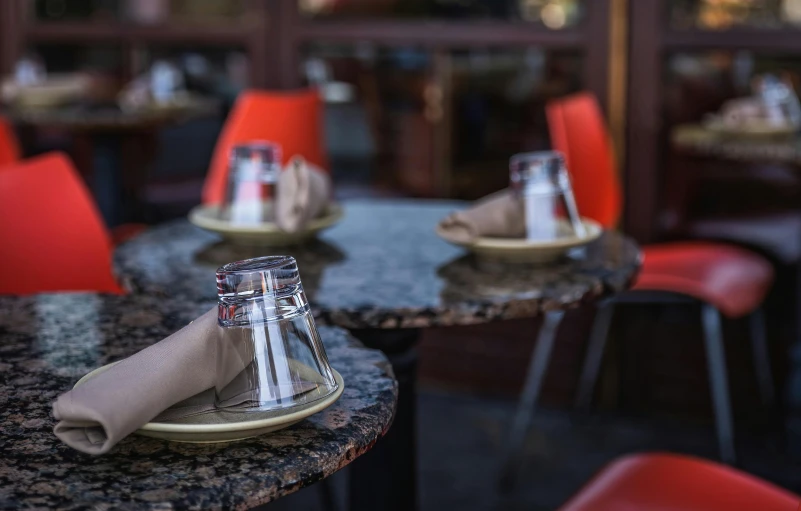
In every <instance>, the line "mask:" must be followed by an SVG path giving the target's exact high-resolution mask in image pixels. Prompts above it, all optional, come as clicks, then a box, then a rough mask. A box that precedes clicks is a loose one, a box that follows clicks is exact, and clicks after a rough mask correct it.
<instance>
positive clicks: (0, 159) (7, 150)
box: [0, 117, 22, 166]
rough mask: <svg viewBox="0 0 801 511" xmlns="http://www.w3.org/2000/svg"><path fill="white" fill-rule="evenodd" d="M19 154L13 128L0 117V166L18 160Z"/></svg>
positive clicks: (20, 152)
mask: <svg viewBox="0 0 801 511" xmlns="http://www.w3.org/2000/svg"><path fill="white" fill-rule="evenodd" d="M21 154H22V151H21V150H20V147H19V141H18V140H17V135H16V134H15V133H14V129H13V128H12V127H11V125H10V124H8V122H6V120H5V119H3V118H2V117H0V166H3V165H8V164H9V163H15V162H17V161H19V159H20V155H21Z"/></svg>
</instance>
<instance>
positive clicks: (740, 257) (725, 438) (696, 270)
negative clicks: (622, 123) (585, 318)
mask: <svg viewBox="0 0 801 511" xmlns="http://www.w3.org/2000/svg"><path fill="white" fill-rule="evenodd" d="M547 117H548V126H549V128H550V129H551V132H552V135H551V139H552V143H553V146H554V148H555V149H557V150H559V151H562V152H563V153H564V154H565V155H566V158H567V163H568V169H569V170H570V173H571V175H572V178H573V186H574V187H575V190H576V200H577V202H578V207H579V210H580V211H581V212H582V214H583V215H585V216H589V217H590V218H593V219H594V220H596V221H598V222H600V223H601V224H602V225H603V226H604V227H606V228H613V227H614V226H615V225H616V224H617V221H618V218H619V215H620V211H621V207H620V201H621V194H620V185H619V182H618V179H617V172H616V169H615V165H614V161H613V156H612V149H611V144H610V136H609V133H608V131H607V129H606V125H605V123H604V119H603V115H602V114H601V110H600V108H599V106H598V103H597V101H596V100H595V98H594V97H593V96H591V95H590V94H586V93H582V94H577V95H574V96H570V97H567V98H564V99H562V100H558V101H553V102H551V103H549V104H548V107H547ZM772 282H773V267H772V266H771V265H770V263H769V262H768V261H767V260H765V259H764V258H762V257H761V256H759V255H757V254H754V253H752V252H749V251H747V250H744V249H742V248H739V247H735V246H732V245H726V244H722V243H711V242H683V243H665V244H658V245H650V246H645V247H643V266H642V269H641V271H640V274H639V276H638V277H637V280H636V281H635V282H634V286H633V288H632V290H633V291H634V293H626V294H624V295H623V296H621V297H616V298H613V299H612V300H610V301H608V302H607V303H605V304H603V305H602V306H601V309H600V312H599V315H598V317H597V318H596V320H595V324H594V326H593V332H592V334H591V337H590V343H589V346H588V352H587V358H586V361H585V365H584V369H583V371H582V374H581V380H580V382H579V392H578V395H577V405H579V406H587V405H589V402H590V400H591V399H592V391H593V388H594V384H595V380H596V379H597V376H598V372H599V370H600V364H601V360H602V356H603V349H604V344H605V340H606V335H607V333H608V329H609V326H610V324H611V320H612V314H613V306H614V303H615V302H620V301H621V300H626V301H635V302H638V303H642V302H649V303H667V302H673V301H676V299H677V296H676V295H679V296H682V297H689V298H691V299H694V300H697V301H700V302H702V308H701V311H702V324H703V328H704V342H705V347H706V355H707V366H708V368H709V376H710V382H709V384H710V391H711V393H712V401H713V404H714V408H715V421H716V425H717V432H718V442H719V447H720V454H721V458H722V459H723V460H725V461H727V462H733V461H734V457H735V456H734V439H733V436H734V435H733V426H732V417H731V405H730V402H729V393H728V378H727V374H726V360H725V352H724V348H723V339H722V331H721V317H720V316H721V313H722V314H723V315H725V316H726V317H729V318H737V317H742V316H747V315H750V316H751V317H750V321H751V328H752V344H753V350H754V363H755V365H756V372H757V375H758V379H759V385H760V391H761V394H762V397H763V400H764V401H765V402H766V404H772V400H773V397H774V396H773V394H774V392H773V380H772V375H771V371H770V364H769V361H768V350H767V345H766V341H765V328H764V321H763V317H762V312H761V309H760V305H761V303H762V301H763V300H764V298H765V296H766V295H767V293H768V291H769V289H770V286H771V284H772ZM644 291H645V292H647V293H643V292H644Z"/></svg>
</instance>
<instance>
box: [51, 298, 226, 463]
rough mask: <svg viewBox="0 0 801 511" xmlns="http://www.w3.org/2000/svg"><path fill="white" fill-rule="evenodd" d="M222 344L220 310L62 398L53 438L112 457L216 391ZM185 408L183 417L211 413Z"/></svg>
mask: <svg viewBox="0 0 801 511" xmlns="http://www.w3.org/2000/svg"><path fill="white" fill-rule="evenodd" d="M218 338H219V327H218V325H217V307H215V308H214V309H212V310H210V311H209V312H207V313H205V314H204V315H202V316H200V317H199V318H197V319H196V320H195V321H193V322H192V323H190V324H189V325H187V326H185V327H184V328H182V329H181V330H179V331H178V332H176V333H174V334H172V335H171V336H169V337H167V338H166V339H164V340H163V341H161V342H159V343H156V344H154V345H153V346H150V347H148V348H146V349H144V350H142V351H140V352H139V353H137V354H135V355H133V356H131V357H129V358H126V359H125V360H123V361H121V362H120V363H118V364H116V365H115V366H114V367H112V368H111V369H109V370H107V371H106V372H104V373H102V374H100V375H98V376H96V377H94V378H92V379H91V380H89V381H87V382H86V383H84V384H82V385H80V386H79V387H77V388H75V389H73V390H71V391H69V392H67V393H65V394H62V395H61V396H59V397H58V399H57V400H56V402H55V403H53V416H54V417H55V418H56V419H58V420H59V421H60V422H59V423H58V424H56V426H55V428H54V430H53V432H54V433H55V434H56V436H57V437H58V438H60V439H61V440H62V441H63V442H64V443H66V444H67V445H69V446H70V447H73V448H75V449H78V450H79V451H83V452H86V453H89V454H103V453H106V452H108V451H109V450H110V449H111V448H112V447H113V446H114V445H115V444H116V443H117V442H119V441H120V440H122V439H123V438H125V437H126V436H128V435H129V434H131V433H133V432H134V431H136V430H137V429H138V428H140V427H141V426H142V425H144V424H146V423H148V422H149V421H151V420H152V419H153V418H155V417H156V416H158V415H159V414H160V413H161V412H162V411H164V410H166V409H167V408H169V407H170V406H172V405H174V404H176V403H179V402H181V401H184V400H186V399H189V398H192V397H193V396H195V395H196V394H198V393H200V392H202V391H204V390H206V389H209V388H210V387H213V386H214V383H215V375H216V369H217V368H216V353H217V352H216V343H217V339H218ZM185 404H186V405H187V407H189V408H188V409H186V410H183V414H186V413H198V412H201V411H204V410H206V409H207V407H206V405H205V404H204V403H202V402H199V403H191V402H187V403H185ZM211 405H212V406H213V403H212V404H211ZM173 415H174V414H173Z"/></svg>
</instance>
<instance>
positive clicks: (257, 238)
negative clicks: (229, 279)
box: [189, 202, 342, 247]
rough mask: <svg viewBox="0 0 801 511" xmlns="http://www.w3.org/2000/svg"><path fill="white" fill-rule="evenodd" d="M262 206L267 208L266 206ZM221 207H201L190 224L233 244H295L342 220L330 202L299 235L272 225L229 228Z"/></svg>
mask: <svg viewBox="0 0 801 511" xmlns="http://www.w3.org/2000/svg"><path fill="white" fill-rule="evenodd" d="M265 207H269V206H268V205H266V206H265ZM219 213H220V207H219V206H217V205H214V206H204V205H200V206H197V207H195V208H194V209H192V211H190V212H189V221H190V222H192V223H193V224H195V225H196V226H198V227H200V228H201V229H206V230H207V231H211V232H214V233H217V234H219V235H220V236H222V237H224V238H225V239H226V240H228V241H230V242H232V243H239V244H249V245H263V246H274V247H281V246H286V245H295V244H298V243H301V242H304V241H307V240H308V239H310V238H313V237H315V236H317V233H319V232H320V231H322V230H324V229H328V228H329V227H332V226H333V225H335V224H336V223H337V222H339V220H340V218H342V207H341V206H340V205H339V204H336V203H333V202H332V203H331V204H329V205H328V208H327V209H326V211H325V212H324V214H323V216H321V217H319V218H315V219H314V220H312V221H311V222H309V224H308V225H307V226H306V227H305V228H304V229H301V230H300V231H298V232H293V233H289V232H284V231H282V230H281V229H279V228H278V226H277V225H276V224H274V223H262V224H258V225H252V226H251V225H232V224H231V223H230V222H227V221H225V220H221V219H220V217H219Z"/></svg>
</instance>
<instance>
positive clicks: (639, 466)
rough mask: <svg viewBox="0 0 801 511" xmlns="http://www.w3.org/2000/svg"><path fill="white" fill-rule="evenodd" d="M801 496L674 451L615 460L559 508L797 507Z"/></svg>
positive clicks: (746, 510) (748, 510)
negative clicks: (676, 453)
mask: <svg viewBox="0 0 801 511" xmlns="http://www.w3.org/2000/svg"><path fill="white" fill-rule="evenodd" d="M799 504H801V497H799V496H798V495H794V494H792V493H790V492H788V491H787V490H783V489H781V488H779V487H777V486H774V485H772V484H770V483H767V482H765V481H762V480H760V479H757V478H755V477H752V476H750V475H748V474H745V473H743V472H740V471H738V470H734V469H732V468H729V467H727V466H724V465H719V464H717V463H712V462H709V461H703V460H700V459H696V458H691V457H687V456H678V455H673V454H637V455H632V456H626V457H624V458H620V459H618V460H616V461H613V462H612V463H610V464H609V465H607V466H606V468H604V469H603V470H601V472H600V473H599V474H598V475H596V476H595V477H594V478H593V479H592V480H591V481H590V482H589V483H588V484H587V485H586V486H584V488H582V489H581V491H579V493H578V494H576V495H575V496H574V497H573V498H571V499H570V500H569V501H568V502H567V503H566V504H565V505H564V506H562V507H561V508H559V511H635V510H636V511H755V510H757V509H758V510H759V511H796V510H797V509H798V508H799V507H801V506H799Z"/></svg>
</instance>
